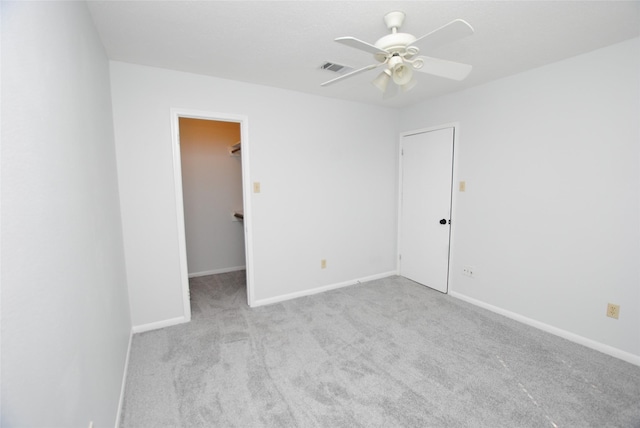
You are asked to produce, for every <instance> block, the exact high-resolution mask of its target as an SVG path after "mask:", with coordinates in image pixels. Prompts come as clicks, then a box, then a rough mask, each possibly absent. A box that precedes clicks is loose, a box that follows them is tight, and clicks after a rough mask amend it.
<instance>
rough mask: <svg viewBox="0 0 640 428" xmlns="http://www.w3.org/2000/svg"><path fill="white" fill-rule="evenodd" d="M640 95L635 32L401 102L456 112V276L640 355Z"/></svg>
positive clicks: (459, 282) (419, 123)
mask: <svg viewBox="0 0 640 428" xmlns="http://www.w3.org/2000/svg"><path fill="white" fill-rule="evenodd" d="M639 104H640V42H639V40H638V39H634V40H630V41H627V42H624V43H620V44H617V45H614V46H611V47H607V48H604V49H600V50H597V51H594V52H592V53H588V54H585V55H581V56H578V57H574V58H571V59H567V60H565V61H562V62H558V63H555V64H552V65H549V66H546V67H542V68H538V69H535V70H532V71H529V72H526V73H522V74H519V75H516V76H513V77H509V78H505V79H501V80H498V81H495V82H492V83H489V84H486V85H483V86H480V87H476V88H473V89H469V90H466V91H463V92H459V93H455V94H452V95H449V96H444V97H442V98H438V99H434V100H431V101H427V102H424V103H422V104H420V105H417V106H415V107H412V108H408V109H405V110H404V111H402V116H401V126H400V128H401V131H408V130H413V129H417V128H422V127H427V126H433V125H437V124H441V123H447V122H454V121H459V122H460V133H459V141H458V142H459V144H458V146H457V148H456V149H457V151H458V153H457V156H458V162H457V169H456V175H457V180H466V185H467V190H466V192H465V193H459V192H456V194H455V202H456V211H455V212H454V216H453V224H454V229H453V254H452V271H453V276H452V278H451V289H452V290H453V291H454V292H457V293H459V294H460V295H461V296H462V297H466V298H472V299H476V300H477V301H479V302H483V303H486V304H489V305H492V306H494V307H497V308H498V309H502V310H506V311H509V312H512V313H515V314H516V315H519V316H523V317H526V318H528V319H530V320H534V321H538V322H541V323H544V324H546V325H548V326H551V327H553V328H557V329H560V330H564V331H566V332H570V333H572V334H575V335H578V336H581V337H582V338H587V339H589V340H591V341H595V342H597V343H600V344H605V345H608V346H610V347H613V348H616V349H617V350H622V351H624V353H627V355H623V357H625V358H626V359H628V360H629V359H630V360H634V356H635V361H636V363H638V362H640V359H638V356H640V328H639V326H640V273H639V269H640V263H639V261H640V222H639V218H640V210H639V196H640V167H639V166H640V165H639V161H640V138H639V137H640V128H639V118H640V105H639ZM456 188H457V186H456ZM464 265H470V266H474V267H475V268H476V271H477V275H478V277H477V278H475V279H472V278H469V277H465V276H463V275H462V273H461V271H462V267H463V266H464ZM607 302H613V303H617V304H620V307H621V309H620V319H619V320H617V321H616V320H613V319H611V318H607V317H605V310H606V306H607Z"/></svg>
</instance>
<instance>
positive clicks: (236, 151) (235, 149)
mask: <svg viewBox="0 0 640 428" xmlns="http://www.w3.org/2000/svg"><path fill="white" fill-rule="evenodd" d="M241 150H242V146H241V145H240V142H237V143H235V144H234V145H233V146H231V147H229V156H240V151H241Z"/></svg>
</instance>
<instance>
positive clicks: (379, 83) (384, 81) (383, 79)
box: [371, 70, 391, 94]
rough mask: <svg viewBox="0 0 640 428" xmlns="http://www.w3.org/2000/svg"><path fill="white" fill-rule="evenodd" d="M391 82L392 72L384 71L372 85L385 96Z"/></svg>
mask: <svg viewBox="0 0 640 428" xmlns="http://www.w3.org/2000/svg"><path fill="white" fill-rule="evenodd" d="M389 80H391V71H389V70H384V71H383V72H382V73H380V74H378V77H376V78H375V79H373V81H372V82H371V84H372V85H373V86H375V87H376V88H378V89H379V90H380V92H382V93H383V94H384V93H385V91H386V90H387V86H389Z"/></svg>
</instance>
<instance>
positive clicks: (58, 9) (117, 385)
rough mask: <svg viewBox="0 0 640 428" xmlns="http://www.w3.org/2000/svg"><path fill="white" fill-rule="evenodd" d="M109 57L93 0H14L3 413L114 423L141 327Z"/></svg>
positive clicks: (18, 421) (55, 421) (49, 422)
mask: <svg viewBox="0 0 640 428" xmlns="http://www.w3.org/2000/svg"><path fill="white" fill-rule="evenodd" d="M108 73H109V68H108V62H107V58H106V55H105V52H104V50H103V48H102V45H101V44H100V41H99V40H98V37H97V34H96V32H95V31H94V28H93V24H92V21H91V18H90V17H89V13H88V11H87V8H86V4H85V3H84V2H55V3H53V2H37V3H36V2H18V3H11V2H5V1H3V2H2V412H1V413H2V418H1V423H2V426H6V427H18V426H20V427H27V426H29V427H36V426H37V427H44V426H46V427H71V426H76V427H86V426H88V425H89V421H93V422H94V425H95V426H96V427H106V426H114V425H115V421H116V414H117V410H118V400H119V396H120V390H121V385H122V378H123V374H124V366H125V358H126V353H127V346H128V343H129V337H130V332H131V323H130V316H129V305H128V298H127V288H126V287H127V285H126V279H125V269H124V254H123V244H122V229H121V225H120V212H119V205H118V204H119V201H118V187H117V176H116V166H115V149H114V142H113V128H112V115H111V101H110V94H109V75H108Z"/></svg>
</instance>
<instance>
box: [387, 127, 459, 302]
mask: <svg viewBox="0 0 640 428" xmlns="http://www.w3.org/2000/svg"><path fill="white" fill-rule="evenodd" d="M446 128H453V162H452V165H451V169H452V172H451V184H452V186H451V227H450V228H449V266H448V267H447V294H448V293H449V292H450V291H453V290H452V284H451V278H452V277H453V276H452V273H453V271H452V267H453V255H454V239H453V238H454V236H455V227H456V222H455V220H454V217H455V212H456V201H457V196H456V195H457V193H458V192H456V191H455V189H456V183H457V182H458V181H459V179H458V175H457V171H458V168H457V166H458V152H459V150H458V147H459V146H458V143H459V138H460V123H459V122H449V123H444V124H441V125H436V126H430V127H426V128H419V129H414V130H411V131H405V132H401V133H400V135H399V137H398V199H397V206H398V221H397V224H398V230H397V242H396V274H397V275H400V249H401V248H402V222H401V219H402V188H403V187H402V186H403V183H402V176H403V169H402V140H403V138H404V137H408V136H411V135H416V134H423V133H425V132H432V131H438V130H440V129H446Z"/></svg>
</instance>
